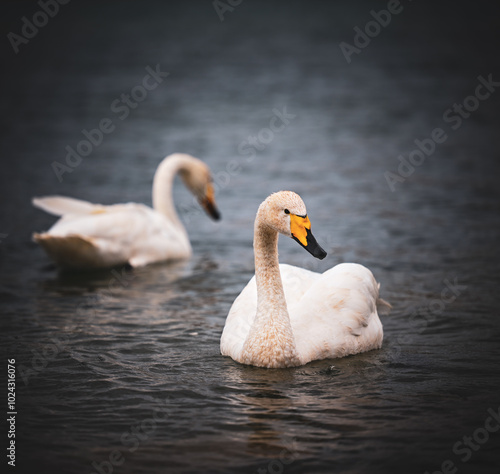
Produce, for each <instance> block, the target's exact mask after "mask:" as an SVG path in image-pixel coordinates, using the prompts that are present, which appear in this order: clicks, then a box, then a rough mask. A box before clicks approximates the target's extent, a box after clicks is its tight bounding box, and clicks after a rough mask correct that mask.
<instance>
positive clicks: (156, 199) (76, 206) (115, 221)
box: [33, 153, 220, 269]
mask: <svg viewBox="0 0 500 474" xmlns="http://www.w3.org/2000/svg"><path fill="white" fill-rule="evenodd" d="M177 173H179V175H180V177H181V178H182V180H183V181H184V184H185V185H186V187H187V188H188V189H189V190H190V191H191V192H192V193H193V194H194V196H196V198H197V199H198V202H199V203H200V205H201V206H202V207H203V208H204V209H205V211H206V212H207V213H208V214H209V215H210V216H211V217H212V218H214V219H219V217H220V215H219V212H218V210H217V208H216V205H215V200H214V191H213V187H212V178H211V175H210V170H209V168H208V166H207V165H205V163H203V162H202V161H200V160H198V159H197V158H194V157H192V156H190V155H185V154H181V153H176V154H173V155H170V156H167V157H166V158H165V159H164V160H163V161H162V162H161V163H160V165H159V166H158V169H157V170H156V173H155V177H154V181H153V208H150V207H148V206H145V205H143V204H136V203H127V204H115V205H111V206H102V205H100V204H92V203H90V202H87V201H81V200H78V199H73V198H67V197H62V196H48V197H43V198H34V199H33V205H34V206H36V207H39V208H40V209H43V210H44V211H46V212H48V213H50V214H54V215H56V216H61V218H60V219H59V220H58V221H57V222H56V223H55V224H54V225H53V226H52V227H51V228H50V229H49V230H48V231H47V232H43V233H41V234H37V233H35V234H34V235H33V239H34V240H35V241H36V242H38V243H39V244H40V245H41V246H42V247H43V248H44V249H45V251H46V252H47V254H48V255H49V256H50V257H51V258H52V259H53V260H54V261H55V262H56V263H57V264H58V265H60V266H62V267H69V268H87V269H92V268H107V267H113V266H116V265H122V264H126V263H128V264H130V265H131V266H133V267H138V266H143V265H146V264H149V263H153V262H159V261H164V260H177V259H184V258H188V257H189V256H190V255H191V253H192V250H191V245H190V243H189V238H188V235H187V232H186V230H185V228H184V226H183V225H182V223H181V221H180V219H179V217H178V216H177V213H176V211H175V207H174V204H173V201H172V186H173V181H174V177H175V175H176V174H177Z"/></svg>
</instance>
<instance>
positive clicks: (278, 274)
mask: <svg viewBox="0 0 500 474" xmlns="http://www.w3.org/2000/svg"><path fill="white" fill-rule="evenodd" d="M285 210H286V211H288V213H286V211H285ZM277 216H278V217H279V218H277ZM301 218H302V219H303V220H302V221H300V219H301ZM290 219H292V222H293V221H294V220H295V221H300V222H304V223H305V228H306V231H307V230H308V232H307V244H306V245H303V243H302V242H300V241H299V243H301V244H302V245H303V246H304V247H305V248H306V249H307V250H310V251H311V253H313V255H315V256H316V257H318V258H323V257H324V256H325V255H326V253H325V252H324V251H322V249H321V248H320V247H319V246H317V243H316V241H315V240H314V238H313V237H312V234H311V233H310V224H309V220H308V219H307V217H306V210H305V206H304V204H303V202H302V200H301V199H300V197H299V196H298V195H296V194H294V193H290V192H287V191H284V192H283V191H282V192H280V193H276V194H273V195H271V196H270V197H269V198H268V199H267V200H266V201H264V203H263V204H262V205H261V207H260V208H259V212H258V213H257V218H256V223H255V239H254V248H255V263H256V265H255V266H256V276H254V277H253V278H252V279H251V280H250V282H249V283H248V284H247V286H246V287H245V288H244V289H243V291H242V292H241V293H240V295H239V296H238V297H237V298H236V300H235V301H234V303H233V305H232V307H231V309H230V311H229V314H228V317H227V320H226V324H225V327H224V331H223V334H222V337H221V353H222V354H223V355H228V356H230V357H232V358H233V359H234V360H236V361H238V362H241V363H245V364H251V365H257V366H261V367H289V366H296V365H303V364H307V363H308V362H310V361H312V360H318V359H325V358H336V357H343V356H346V355H349V354H355V353H358V352H364V351H368V350H371V349H376V348H379V347H381V345H382V339H383V330H382V324H381V322H380V319H379V317H378V313H377V307H378V308H379V310H382V311H385V310H388V309H389V308H390V305H389V304H388V303H386V302H385V301H384V300H382V299H380V298H379V285H378V284H377V282H376V281H375V279H374V277H373V275H372V273H371V272H370V270H368V269H367V268H365V267H363V266H362V265H358V264H354V263H344V264H340V265H337V266H335V267H333V268H331V269H330V270H328V271H326V272H324V273H323V274H319V273H315V272H311V271H308V270H305V269H303V268H298V267H294V266H291V265H284V264H281V265H279V266H278V258H277V234H278V232H281V233H283V234H285V235H288V236H291V237H294V238H296V237H297V236H296V235H294V233H293V232H292V231H291V230H290V229H291V221H290ZM307 226H309V229H308V228H307ZM292 228H293V226H292ZM295 229H297V227H295ZM296 232H297V233H299V232H300V230H298V231H296ZM273 238H274V239H275V240H274V241H273ZM296 240H298V239H297V238H296ZM308 247H309V248H308ZM382 311H381V312H382Z"/></svg>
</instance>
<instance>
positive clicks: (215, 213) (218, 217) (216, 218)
mask: <svg viewBox="0 0 500 474" xmlns="http://www.w3.org/2000/svg"><path fill="white" fill-rule="evenodd" d="M210 217H211V218H212V219H213V220H214V221H220V220H221V218H222V215H221V213H220V212H219V210H218V209H215V208H214V209H213V210H212V212H210Z"/></svg>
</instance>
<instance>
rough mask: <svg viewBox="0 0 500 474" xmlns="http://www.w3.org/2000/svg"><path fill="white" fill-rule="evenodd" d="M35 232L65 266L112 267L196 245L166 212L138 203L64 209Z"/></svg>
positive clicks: (165, 256) (178, 254) (179, 254)
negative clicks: (77, 210)
mask: <svg viewBox="0 0 500 474" xmlns="http://www.w3.org/2000/svg"><path fill="white" fill-rule="evenodd" d="M34 238H35V240H36V241H37V242H39V243H41V244H42V245H43V247H44V248H45V250H46V251H47V253H49V255H50V256H51V257H52V258H54V260H55V261H56V262H57V263H59V264H60V265H63V266H77V267H96V266H99V267H109V266H113V265H118V264H123V263H126V262H129V263H130V264H131V265H132V266H140V265H145V264H147V263H150V262H153V261H158V260H166V259H169V258H183V257H186V256H188V255H189V253H190V251H191V247H190V245H189V240H188V239H187V236H185V234H182V235H181V234H180V233H179V232H178V231H176V229H175V228H174V227H173V226H172V224H170V223H169V221H167V220H166V218H165V217H164V216H163V215H161V214H159V213H158V212H156V211H154V210H153V209H151V208H149V207H147V206H144V205H142V204H135V203H129V204H117V205H113V206H100V207H99V208H98V209H95V208H94V209H93V210H91V211H90V212H86V213H84V212H80V213H70V214H65V215H63V217H62V218H61V219H59V220H58V221H57V222H56V223H55V224H54V225H53V226H52V228H51V229H50V230H49V231H48V232H46V233H43V234H35V235H34ZM83 242H85V243H86V244H85V245H84V244H83ZM83 249H85V251H83Z"/></svg>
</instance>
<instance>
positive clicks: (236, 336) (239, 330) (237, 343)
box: [220, 275, 257, 359]
mask: <svg viewBox="0 0 500 474" xmlns="http://www.w3.org/2000/svg"><path fill="white" fill-rule="evenodd" d="M256 314H257V283H256V281H255V275H254V276H253V277H252V279H251V280H250V281H249V282H248V283H247V285H246V286H245V288H243V290H242V291H241V293H240V294H239V295H238V296H237V298H236V299H235V300H234V303H233V305H232V306H231V309H230V310H229V313H228V315H227V318H226V324H225V326H224V330H223V331H222V336H221V339H220V352H221V354H222V355H228V356H231V357H232V358H233V359H237V358H238V356H239V354H240V353H241V351H242V349H243V344H244V343H245V340H246V338H247V336H248V333H249V331H250V328H251V327H252V324H253V321H254V319H255V315H256Z"/></svg>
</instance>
